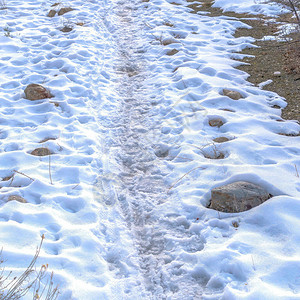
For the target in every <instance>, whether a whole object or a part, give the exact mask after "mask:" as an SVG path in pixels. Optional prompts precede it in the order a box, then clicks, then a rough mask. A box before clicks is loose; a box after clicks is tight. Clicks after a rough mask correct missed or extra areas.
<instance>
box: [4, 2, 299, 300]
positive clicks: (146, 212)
mask: <svg viewBox="0 0 300 300" xmlns="http://www.w3.org/2000/svg"><path fill="white" fill-rule="evenodd" d="M195 2H196V1H195ZM255 2H257V1H254V0H243V1H242V0H240V1H227V0H226V1H224V0H216V1H215V6H219V7H223V8H225V9H233V10H238V11H240V12H241V11H243V12H250V13H266V14H274V13H277V12H279V10H280V8H279V7H278V6H270V5H267V4H257V3H255ZM54 4H56V3H55V2H54V1H44V0H34V1H33V0H23V1H19V0H15V1H7V9H2V10H0V15H1V20H0V29H2V31H1V36H0V76H1V77H0V78H1V82H0V114H1V115H0V125H1V130H0V165H1V166H0V177H1V178H2V181H0V186H1V190H0V200H1V204H0V242H1V246H2V247H3V252H2V258H3V260H4V261H5V262H4V263H3V266H4V267H5V270H6V271H13V273H14V274H15V275H19V274H21V272H22V271H24V269H25V268H26V267H27V266H28V264H29V263H30V261H31V259H32V257H33V255H34V253H35V249H36V246H37V245H38V244H39V243H40V240H41V236H42V235H43V234H44V235H45V240H44V243H43V247H42V250H41V253H40V256H39V259H38V261H37V267H39V266H41V265H43V264H48V265H49V272H50V271H53V272H54V282H55V284H58V285H59V290H60V295H59V297H58V299H80V300H85V299H89V300H99V299H101V300H102V299H130V300H132V299H172V300H173V299H178V300H179V299H186V300H187V299H224V300H225V299H229V300H231V299H251V300H252V299H253V300H260V299H262V300H273V299H299V297H300V275H299V274H300V263H299V261H300V257H299V253H300V233H299V232H300V230H299V227H300V221H299V217H300V201H299V200H300V178H299V176H300V175H299V173H300V137H299V132H300V125H299V124H298V123H297V122H296V121H292V120H291V121H286V120H283V119H282V118H281V117H280V115H281V109H278V107H280V108H284V107H285V106H286V102H285V100H284V99H282V98H281V97H280V96H278V95H277V94H275V93H273V92H270V91H266V90H262V89H260V88H259V87H255V86H253V85H251V84H250V83H249V82H247V74H245V73H244V72H242V71H239V70H237V69H235V67H236V66H237V65H238V64H239V62H238V61H237V60H236V59H237V58H241V55H240V54H238V52H239V51H240V50H242V49H244V48H245V47H250V46H251V43H252V42H253V41H254V39H253V38H251V37H240V38H235V37H234V36H233V34H234V32H235V30H236V29H237V28H239V27H245V26H248V25H246V24H243V23H242V22H241V21H240V20H238V19H236V18H229V17H225V16H219V17H211V16H210V15H209V14H207V13H199V14H192V13H191V9H190V8H188V5H189V4H191V2H190V1H189V2H186V1H185V0H176V1H173V0H172V1H171V0H170V1H167V0H153V1H152V0H149V1H145V0H144V1H139V0H100V1H99V0H86V1H81V0H77V1H64V2H63V3H60V4H58V5H54ZM53 5H54V6H53ZM63 7H71V8H72V9H74V10H72V11H69V12H67V13H65V14H63V15H58V14H57V12H58V11H59V10H60V9H61V8H63ZM50 10H55V16H54V17H49V16H47V15H48V13H49V11H50ZM62 29H63V31H62ZM31 83H36V84H41V85H43V86H44V87H46V88H47V89H48V90H49V91H50V93H51V94H52V95H53V97H52V98H48V99H43V100H35V101H30V100H27V99H25V94H24V90H25V88H26V86H27V85H29V84H31ZM224 89H230V90H234V91H237V92H239V93H240V94H241V96H242V98H241V99H239V100H233V99H231V98H229V97H227V96H225V95H224ZM275 105H276V106H275ZM212 120H219V121H220V122H221V123H219V125H220V126H211V124H212V123H210V121H212ZM219 137H225V138H227V139H228V140H227V141H226V142H224V143H216V142H214V141H213V140H214V139H216V138H219ZM39 148H44V149H45V148H47V149H49V151H50V152H51V155H45V156H36V155H33V154H34V153H35V152H33V151H34V150H35V149H39ZM217 157H218V158H221V159H214V158H217ZM238 180H245V181H249V182H252V183H255V184H259V185H261V186H263V187H264V188H265V189H266V190H267V191H268V192H269V193H270V194H271V195H273V197H272V198H271V199H270V200H268V201H266V202H265V203H263V204H262V205H260V206H258V207H256V208H253V209H251V210H249V211H246V212H243V213H235V214H229V213H221V212H217V211H214V210H212V209H209V208H207V205H208V203H209V200H210V193H211V190H212V188H214V187H217V186H221V185H223V184H227V183H231V182H235V181H238ZM12 196H15V197H12ZM16 196H19V197H22V198H18V199H19V200H20V199H23V202H24V201H26V202H27V203H22V202H19V201H11V200H12V199H16ZM24 299H32V294H29V293H28V294H27V296H25V297H24Z"/></svg>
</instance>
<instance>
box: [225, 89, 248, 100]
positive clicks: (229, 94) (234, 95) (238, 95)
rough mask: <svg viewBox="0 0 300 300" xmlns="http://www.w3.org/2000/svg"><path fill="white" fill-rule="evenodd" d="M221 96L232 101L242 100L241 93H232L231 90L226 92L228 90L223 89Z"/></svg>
mask: <svg viewBox="0 0 300 300" xmlns="http://www.w3.org/2000/svg"><path fill="white" fill-rule="evenodd" d="M223 95H224V96H227V97H229V98H231V99H233V100H239V99H241V98H244V97H243V96H242V95H241V93H239V92H237V91H232V90H228V89H223Z"/></svg>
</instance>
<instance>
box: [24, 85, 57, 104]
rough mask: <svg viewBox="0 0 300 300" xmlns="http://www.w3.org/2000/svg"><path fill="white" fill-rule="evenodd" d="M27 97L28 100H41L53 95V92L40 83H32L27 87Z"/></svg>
mask: <svg viewBox="0 0 300 300" xmlns="http://www.w3.org/2000/svg"><path fill="white" fill-rule="evenodd" d="M24 92H25V97H26V99H28V100H32V101H33V100H40V99H46V98H51V97H53V96H52V95H51V93H50V92H49V91H48V90H47V89H46V88H44V87H43V86H42V85H40V84H35V83H31V84H29V85H28V86H27V87H26V89H25V91H24Z"/></svg>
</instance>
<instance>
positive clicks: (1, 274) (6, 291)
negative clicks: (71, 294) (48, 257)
mask: <svg viewBox="0 0 300 300" xmlns="http://www.w3.org/2000/svg"><path fill="white" fill-rule="evenodd" d="M44 238H45V237H44V235H43V236H42V240H41V243H40V245H39V246H38V247H37V249H36V253H35V255H34V257H33V259H32V260H31V262H30V264H29V266H28V267H27V269H26V270H25V271H24V272H23V273H22V274H21V275H20V276H19V277H17V276H12V275H13V274H12V272H10V273H9V274H8V275H5V268H4V267H2V266H1V267H0V299H1V300H16V299H22V298H23V297H24V296H25V295H26V294H28V292H29V291H32V292H33V296H32V299H35V300H37V299H39V300H42V299H44V300H53V299H57V297H58V294H59V291H58V287H57V286H54V283H53V273H51V275H50V276H49V275H48V272H47V271H48V265H42V266H41V268H40V270H39V271H36V268H35V265H36V261H37V259H38V257H39V254H40V251H41V248H42V244H43V241H44ZM1 254H2V253H1ZM0 263H1V265H2V264H3V260H1V261H0ZM11 277H12V279H11ZM32 277H33V278H32ZM47 277H48V278H47Z"/></svg>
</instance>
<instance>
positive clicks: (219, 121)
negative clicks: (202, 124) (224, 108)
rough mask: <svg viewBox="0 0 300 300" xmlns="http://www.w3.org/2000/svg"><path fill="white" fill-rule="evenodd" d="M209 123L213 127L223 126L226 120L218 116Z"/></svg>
mask: <svg viewBox="0 0 300 300" xmlns="http://www.w3.org/2000/svg"><path fill="white" fill-rule="evenodd" d="M208 124H209V125H210V126H212V127H221V126H222V125H223V124H224V122H223V120H222V119H221V118H216V119H211V120H209V122H208Z"/></svg>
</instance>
